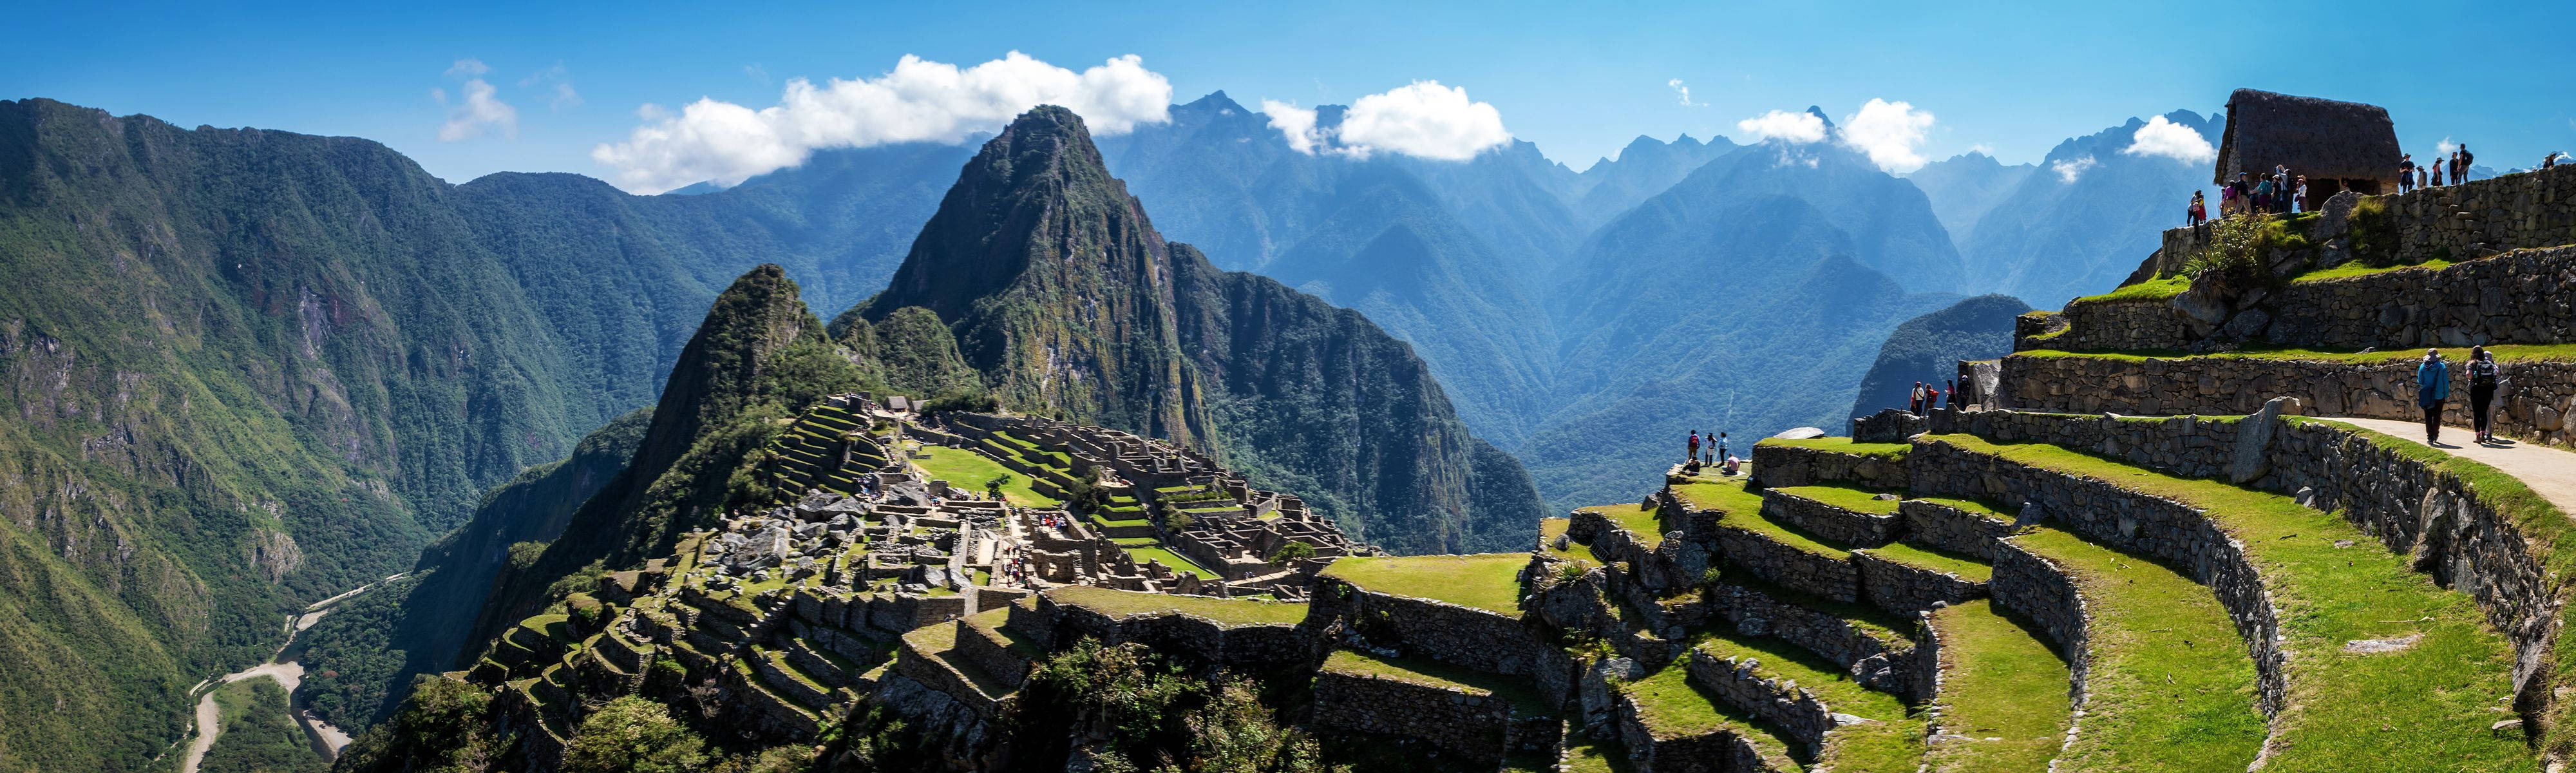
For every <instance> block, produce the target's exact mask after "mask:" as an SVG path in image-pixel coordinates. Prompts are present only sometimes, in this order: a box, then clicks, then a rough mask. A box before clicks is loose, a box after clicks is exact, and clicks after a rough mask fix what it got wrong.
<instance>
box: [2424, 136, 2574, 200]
mask: <svg viewBox="0 0 2576 773" xmlns="http://www.w3.org/2000/svg"><path fill="white" fill-rule="evenodd" d="M2557 157H2558V154H2556V153H2551V154H2549V158H2545V159H2541V161H2540V168H2542V169H2547V168H2549V167H2550V166H2551V165H2552V163H2551V159H2555V158H2557ZM2477 160H2478V157H2477V154H2474V153H2470V152H2469V146H2468V145H2466V144H2462V145H2460V146H2459V147H2457V148H2453V149H2451V152H2450V153H2447V154H2445V155H2444V156H2443V157H2442V158H2440V159H2436V160H2434V161H2432V162H2431V163H2425V164H2418V163H2415V155H2414V154H2412V153H2409V154H2406V156H2405V157H2403V158H2400V159H2398V161H2397V192H2398V193H2405V192H2406V191H2408V190H2422V189H2425V188H2439V187H2442V186H2443V185H2457V184H2460V183H2464V182H2468V181H2469V165H2470V164H2474V163H2477ZM2445 172H2447V173H2448V175H2447V176H2446V175H2445V174H2444V173H2445ZM2445 179H2448V180H2449V181H2450V182H2448V183H2445V182H2443V180H2445Z"/></svg>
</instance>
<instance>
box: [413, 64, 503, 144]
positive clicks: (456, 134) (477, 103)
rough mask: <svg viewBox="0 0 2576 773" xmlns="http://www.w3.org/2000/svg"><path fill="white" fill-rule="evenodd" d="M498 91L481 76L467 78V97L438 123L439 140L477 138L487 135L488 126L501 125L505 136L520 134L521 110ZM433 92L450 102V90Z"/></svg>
mask: <svg viewBox="0 0 2576 773" xmlns="http://www.w3.org/2000/svg"><path fill="white" fill-rule="evenodd" d="M467 61H472V60H467ZM495 92H496V90H495V89H493V88H492V84H490V83H486V82H484V81H483V79H481V78H475V79H473V80H469V81H466V82H465V87H464V91H463V94H464V97H465V98H464V99H463V100H462V101H459V102H457V103H456V104H455V105H453V106H450V107H449V108H448V109H447V121H446V122H445V123H442V124H439V126H438V139H439V140H440V141H442V142H456V141H459V140H470V139H474V138H476V137H480V136H483V130H484V128H485V127H499V128H500V130H501V134H502V136H507V137H516V136H518V134H519V111H518V109H516V108H513V107H510V105H509V103H507V102H503V101H501V100H500V98H499V97H498V96H495ZM429 94H430V96H431V97H432V98H435V99H437V100H438V102H439V104H442V105H445V104H447V92H446V90H444V89H430V90H429Z"/></svg>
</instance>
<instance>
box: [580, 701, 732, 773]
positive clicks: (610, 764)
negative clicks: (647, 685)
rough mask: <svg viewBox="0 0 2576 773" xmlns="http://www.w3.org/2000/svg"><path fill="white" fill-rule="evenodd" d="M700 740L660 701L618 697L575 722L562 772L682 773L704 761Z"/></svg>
mask: <svg viewBox="0 0 2576 773" xmlns="http://www.w3.org/2000/svg"><path fill="white" fill-rule="evenodd" d="M706 745H707V744H706V741H705V739H701V738H699V737H698V734H697V733H695V732H692V731H690V730H689V728H688V727H686V726H684V725H681V724H680V721H679V720H676V719H672V718H671V712H670V710H668V709H665V708H663V707H662V704H659V703H655V702H653V701H649V700H645V699H643V698H640V697H636V696H633V695H626V696H620V697H618V699H616V700H613V701H609V702H608V705H606V706H602V707H600V709H599V711H598V712H596V713H593V714H591V715H590V716H588V717H585V718H583V719H582V720H581V729H580V730H578V731H576V732H575V733H574V734H573V738H572V743H571V744H568V745H566V746H565V747H564V764H563V770H564V773H622V772H624V771H633V772H634V773H683V772H684V771H693V770H699V769H701V768H703V767H705V766H706V764H707V754H706Z"/></svg>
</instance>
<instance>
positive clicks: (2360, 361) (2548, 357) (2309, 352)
mask: <svg viewBox="0 0 2576 773" xmlns="http://www.w3.org/2000/svg"><path fill="white" fill-rule="evenodd" d="M2487 351H2488V352H2490V353H2493V354H2494V355H2495V358H2496V361H2497V362H2576V344H2497V345H2495V346H2490V347H2487ZM2010 356H2013V357H2032V358H2041V359H2045V358H2052V357H2090V358H2094V359H2105V360H2120V361H2123V362H2145V361H2147V360H2181V359H2193V358H2208V359H2246V360H2302V361H2310V362H2335V363H2344V364H2349V365H2388V364H2393V363H2397V362H2400V361H2405V360H2415V359H2421V358H2422V357H2423V356H2424V350H2422V349H2398V350H2394V351H2382V352H2340V351H2328V350H2323V349H2296V348H2288V347H2277V348H2249V349H2244V350H2240V351H2233V352H2211V353H2208V354H2193V353H2191V352H2182V351H2163V350H2144V351H2128V352H2069V351H2060V350H2056V349H2033V350H2030V351H2026V352H2014V353H2012V354H2011V355H2010ZM2442 356H2443V357H2445V358H2447V359H2449V360H2450V361H2451V362H2452V364H2453V367H2454V368H2457V367H2458V364H2459V363H2462V362H2467V361H2468V357H2469V350H2468V349H2466V348H2456V349H2454V348H2444V349H2442Z"/></svg>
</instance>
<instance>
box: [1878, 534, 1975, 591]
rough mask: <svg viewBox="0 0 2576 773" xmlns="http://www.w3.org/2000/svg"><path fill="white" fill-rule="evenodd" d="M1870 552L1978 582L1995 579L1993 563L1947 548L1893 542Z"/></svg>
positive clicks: (1905, 563) (1908, 564) (1888, 558)
mask: <svg viewBox="0 0 2576 773" xmlns="http://www.w3.org/2000/svg"><path fill="white" fill-rule="evenodd" d="M1869 554H1870V555H1874V556H1877V557H1879V558H1884V559H1887V560H1889V561H1894V562H1896V563H1900V564H1904V565H1906V566H1915V567H1922V568H1924V569H1930V570H1932V571H1936V572H1949V573H1951V574H1955V575H1958V576H1960V577H1965V578H1968V579H1970V580H1975V581H1977V582H1985V581H1987V580H1991V579H1994V577H1995V567H1994V565H1993V564H1989V563H1986V562H1984V561H1980V560H1977V559H1976V558H1975V557H1973V556H1963V555H1959V554H1957V553H1952V552H1950V551H1947V550H1937V549H1933V548H1926V547H1917V546H1914V545H1909V544H1906V543H1903V542H1891V543H1888V544H1886V545H1882V546H1879V547H1874V548H1870V549H1869Z"/></svg>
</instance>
